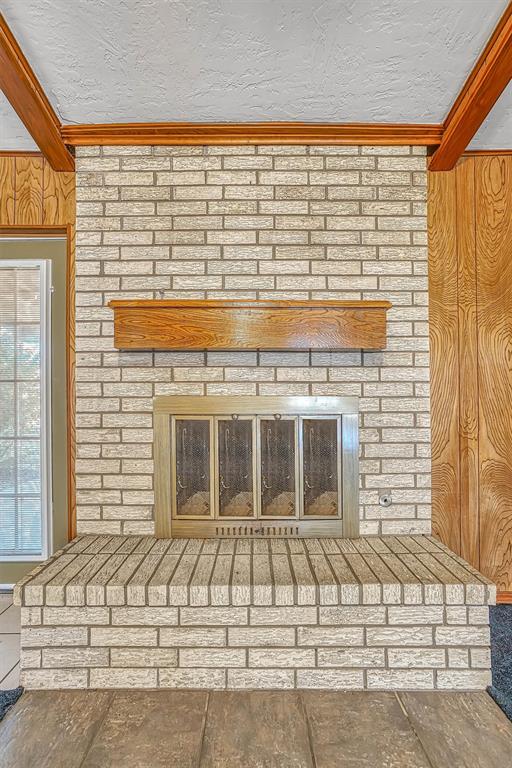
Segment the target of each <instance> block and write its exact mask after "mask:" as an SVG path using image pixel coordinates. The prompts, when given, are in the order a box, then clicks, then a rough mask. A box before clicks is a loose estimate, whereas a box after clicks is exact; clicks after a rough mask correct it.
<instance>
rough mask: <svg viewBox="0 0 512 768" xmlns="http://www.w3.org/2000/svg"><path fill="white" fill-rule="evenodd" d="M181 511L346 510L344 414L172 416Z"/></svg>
mask: <svg viewBox="0 0 512 768" xmlns="http://www.w3.org/2000/svg"><path fill="white" fill-rule="evenodd" d="M173 435H174V439H173V444H174V445H173V448H174V450H173V452H172V453H173V456H174V461H172V458H171V462H172V476H173V477H174V503H175V515H176V517H187V518H191V517H192V518H197V517H210V518H211V517H213V518H224V519H225V518H245V519H253V518H296V519H298V518H302V517H317V518H321V517H337V516H339V515H340V513H341V505H340V490H341V472H342V470H341V460H340V444H341V418H340V417H338V418H303V417H300V416H296V417H287V416H281V415H280V414H276V415H273V416H254V417H250V416H246V417H240V416H238V415H235V416H231V417H210V418H208V417H204V418H201V417H197V416H183V417H179V418H175V419H174V420H173Z"/></svg>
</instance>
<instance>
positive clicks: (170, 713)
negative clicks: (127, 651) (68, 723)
mask: <svg viewBox="0 0 512 768" xmlns="http://www.w3.org/2000/svg"><path fill="white" fill-rule="evenodd" d="M206 703H207V694H206V693H205V692H204V691H122V692H121V691H120V692H119V693H115V694H114V698H113V700H112V704H111V707H110V709H109V711H108V714H107V716H106V717H105V719H104V721H103V723H102V725H101V727H100V728H99V730H98V732H97V733H96V736H95V738H94V741H93V742H92V744H91V747H90V750H89V752H88V753H87V757H86V758H85V760H84V762H83V765H82V766H81V768H164V767H165V768H171V767H172V766H176V768H178V766H179V768H196V766H197V764H198V759H199V753H200V747H201V737H202V733H203V725H204V718H205V715H206Z"/></svg>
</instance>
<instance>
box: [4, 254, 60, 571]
mask: <svg viewBox="0 0 512 768" xmlns="http://www.w3.org/2000/svg"><path fill="white" fill-rule="evenodd" d="M4 267H7V268H8V267H10V268H16V269H30V268H34V267H38V268H39V291H40V315H39V318H40V321H39V325H40V332H39V340H40V395H39V397H40V451H41V453H40V470H41V553H40V554H31V555H24V554H21V553H16V554H12V555H11V554H4V553H2V552H1V550H0V563H12V562H15V563H22V562H41V561H43V560H46V559H47V558H48V557H49V555H50V554H51V552H52V538H53V537H52V533H53V500H52V497H53V494H52V430H51V425H52V402H51V399H52V381H51V372H52V357H51V355H52V312H51V304H52V274H51V272H52V263H51V260H50V259H1V260H0V269H3V268H4ZM14 381H15V382H16V381H17V379H15V380H14ZM15 495H16V496H18V495H19V494H17V493H15Z"/></svg>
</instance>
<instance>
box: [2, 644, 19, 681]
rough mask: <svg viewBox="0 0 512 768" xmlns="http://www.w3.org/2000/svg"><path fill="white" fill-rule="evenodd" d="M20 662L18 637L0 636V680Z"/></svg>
mask: <svg viewBox="0 0 512 768" xmlns="http://www.w3.org/2000/svg"><path fill="white" fill-rule="evenodd" d="M19 660H20V636H19V635H1V634H0V680H3V679H4V677H5V676H6V675H7V674H9V672H10V671H11V669H12V668H13V667H15V666H16V664H17V663H18V661H19Z"/></svg>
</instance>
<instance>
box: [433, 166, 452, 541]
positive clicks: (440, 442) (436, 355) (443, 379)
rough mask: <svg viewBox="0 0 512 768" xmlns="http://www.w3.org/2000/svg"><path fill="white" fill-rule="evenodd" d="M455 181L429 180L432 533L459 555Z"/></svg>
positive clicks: (448, 177) (438, 176)
mask: <svg viewBox="0 0 512 768" xmlns="http://www.w3.org/2000/svg"><path fill="white" fill-rule="evenodd" d="M456 191H457V190H456V177H455V174H454V173H431V174H429V179H428V201H429V204H428V238H429V292H430V293H429V308H430V366H431V368H430V382H431V418H432V487H433V497H432V528H433V532H434V533H435V535H436V536H438V537H439V538H440V539H441V540H442V541H444V542H445V543H446V544H447V545H448V546H449V547H451V549H453V550H455V551H456V552H460V514H457V515H456V514H454V512H453V511H454V510H459V509H460V500H459V481H460V461H459V448H458V432H459V424H458V421H459V366H458V303H457V302H458V296H457V276H458V263H457V237H456V210H457V207H456V206H457V196H456Z"/></svg>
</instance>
